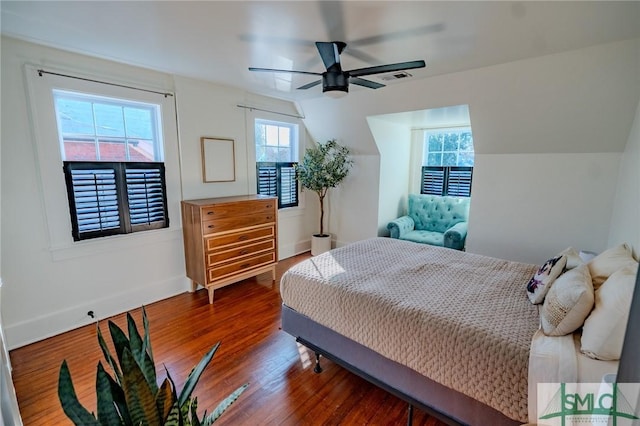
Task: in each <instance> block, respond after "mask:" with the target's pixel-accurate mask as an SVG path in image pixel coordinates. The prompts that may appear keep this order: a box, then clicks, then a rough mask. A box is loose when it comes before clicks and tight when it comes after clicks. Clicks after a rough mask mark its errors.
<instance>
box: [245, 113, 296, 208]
mask: <svg viewBox="0 0 640 426" xmlns="http://www.w3.org/2000/svg"><path fill="white" fill-rule="evenodd" d="M255 143H256V176H257V184H258V188H257V192H258V194H263V195H271V196H275V197H278V208H286V207H295V206H297V205H298V180H297V179H296V171H295V166H296V165H297V164H298V161H297V160H298V125H297V124H292V123H285V122H279V121H268V120H261V119H256V120H255Z"/></svg>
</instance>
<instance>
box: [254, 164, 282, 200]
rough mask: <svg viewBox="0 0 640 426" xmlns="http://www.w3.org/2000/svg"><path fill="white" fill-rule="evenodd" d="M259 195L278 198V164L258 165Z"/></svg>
mask: <svg viewBox="0 0 640 426" xmlns="http://www.w3.org/2000/svg"><path fill="white" fill-rule="evenodd" d="M257 174H258V194H262V195H271V196H274V197H275V196H276V195H277V193H278V171H277V169H276V163H257Z"/></svg>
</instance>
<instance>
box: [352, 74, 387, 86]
mask: <svg viewBox="0 0 640 426" xmlns="http://www.w3.org/2000/svg"><path fill="white" fill-rule="evenodd" d="M349 83H352V84H357V85H358V86H364V87H368V88H369V89H379V88H381V87H384V84H380V83H376V82H375V81H369V80H365V79H363V78H358V77H351V78H349Z"/></svg>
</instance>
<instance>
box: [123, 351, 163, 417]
mask: <svg viewBox="0 0 640 426" xmlns="http://www.w3.org/2000/svg"><path fill="white" fill-rule="evenodd" d="M122 389H123V390H124V396H125V400H126V401H127V407H129V415H130V416H131V420H132V421H133V424H134V425H144V426H160V425H161V420H160V415H159V414H158V410H157V408H156V398H155V395H154V394H153V392H152V391H151V388H150V387H149V384H148V383H147V380H146V379H145V377H144V374H142V370H140V366H139V365H138V363H137V362H136V360H135V359H134V358H133V355H132V354H131V350H129V348H124V350H123V352H122Z"/></svg>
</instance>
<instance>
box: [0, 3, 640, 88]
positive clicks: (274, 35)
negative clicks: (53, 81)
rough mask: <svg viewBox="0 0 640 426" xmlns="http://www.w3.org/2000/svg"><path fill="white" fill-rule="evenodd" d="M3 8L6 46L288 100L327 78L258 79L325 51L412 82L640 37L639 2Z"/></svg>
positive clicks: (311, 64)
mask: <svg viewBox="0 0 640 426" xmlns="http://www.w3.org/2000/svg"><path fill="white" fill-rule="evenodd" d="M0 7H1V10H2V22H1V31H2V34H4V35H8V36H11V37H16V38H20V39H24V40H28V41H32V42H36V43H40V44H45V45H48V46H52V47H57V48H61V49H65V50H70V51H73V52H79V53H84V54H88V55H91V56H97V57H101V58H107V59H111V60H114V61H118V62H124V63H127V64H132V65H138V66H142V67H145V68H151V69H155V70H159V71H164V72H168V73H172V74H178V75H182V76H187V77H193V78H198V79H202V80H207V81H212V82H216V83H221V84H226V85H231V86H237V87H242V88H244V89H247V90H249V91H252V92H256V93H260V94H265V95H271V96H276V97H279V98H285V99H302V98H308V97H316V96H320V95H321V86H316V87H313V88H311V89H308V90H304V91H303V90H295V88H296V87H298V86H301V85H303V84H306V83H309V82H312V81H314V80H315V79H316V78H315V77H314V76H308V75H299V74H281V73H252V72H249V71H248V70H247V68H248V67H250V66H253V67H265V68H280V69H297V70H303V71H314V72H322V71H324V69H323V65H322V62H321V60H320V58H319V56H318V52H317V50H316V48H315V45H314V42H315V41H335V40H340V41H344V42H346V43H347V48H346V49H345V51H344V52H343V54H342V59H343V60H342V65H343V69H346V70H349V69H355V68H362V67H368V66H373V65H380V64H386V63H394V62H404V61H411V60H418V59H424V60H425V61H426V63H427V68H424V69H418V70H411V71H409V72H410V73H411V74H412V75H413V77H412V78H425V77H428V76H433V75H438V74H443V73H450V72H456V71H462V70H467V69H472V68H478V67H483V66H489V65H494V64H498V63H505V62H510V61H514V60H518V59H523V58H527V57H534V56H541V55H546V54H551V53H555V52H561V51H565V50H570V49H577V48H581V47H586V46H590V45H594V44H599V43H605V42H612V41H617V40H623V39H629V38H636V37H640V24H639V22H640V1H626V2H614V1H603V2H594V1H568V2H559V1H551V2H544V1H529V2H505V1H499V2H482V1H473V2H461V1H446V2H437V1H408V2H400V1H344V2H326V1H321V2H319V1H286V2H273V1H258V2H249V1H195V2H194V1H42V2H35V1H6V0H2V1H1V2H0ZM383 76H384V75H377V76H369V77H367V78H369V79H370V80H373V81H377V82H383V81H382V80H381V79H380V78H381V77H383ZM403 81H406V80H398V81H395V82H391V83H388V82H384V83H385V84H388V85H389V86H392V85H394V84H402V82H403ZM350 90H351V91H355V90H371V89H366V88H362V87H358V86H354V85H351V87H350ZM378 90H393V89H392V88H391V87H386V88H382V89H378Z"/></svg>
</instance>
